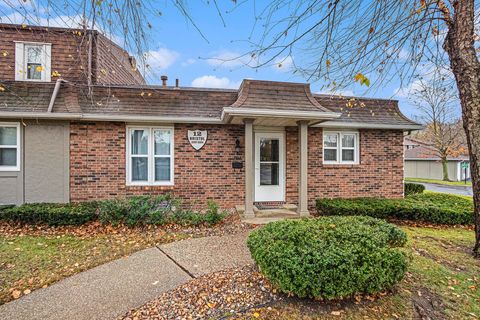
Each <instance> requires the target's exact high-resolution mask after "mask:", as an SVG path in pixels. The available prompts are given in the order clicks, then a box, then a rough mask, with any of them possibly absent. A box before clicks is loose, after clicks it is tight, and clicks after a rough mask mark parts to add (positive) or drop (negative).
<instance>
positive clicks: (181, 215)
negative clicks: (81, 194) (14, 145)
mask: <svg viewBox="0 0 480 320" xmlns="http://www.w3.org/2000/svg"><path fill="white" fill-rule="evenodd" d="M224 216H225V212H220V210H219V208H218V205H217V204H216V203H215V202H213V201H211V200H209V201H208V208H207V210H206V212H205V213H199V212H196V211H193V210H190V209H185V208H183V206H182V204H181V202H180V201H179V200H178V199H174V198H172V197H171V196H170V195H163V196H156V197H149V196H137V197H132V198H126V199H113V200H103V201H96V202H82V203H71V204H57V203H55V204H52V203H33V204H24V205H21V206H18V207H8V208H1V209H0V220H5V221H10V222H16V223H24V224H47V225H49V226H62V225H81V224H84V223H87V222H89V221H94V220H97V219H98V220H100V222H101V223H103V224H112V225H119V224H125V225H127V226H131V227H133V226H138V225H147V224H154V225H163V224H167V223H177V224H183V225H198V224H202V223H207V224H216V223H218V222H220V221H221V220H222V219H223V218H224Z"/></svg>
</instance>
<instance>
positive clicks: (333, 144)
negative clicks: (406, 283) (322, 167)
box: [323, 131, 359, 164]
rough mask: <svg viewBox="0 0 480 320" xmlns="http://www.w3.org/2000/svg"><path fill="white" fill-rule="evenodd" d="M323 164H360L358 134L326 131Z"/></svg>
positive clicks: (324, 133) (324, 134)
mask: <svg viewBox="0 0 480 320" xmlns="http://www.w3.org/2000/svg"><path fill="white" fill-rule="evenodd" d="M323 163H325V164H357V163H359V148H358V132H343V131H324V132H323Z"/></svg>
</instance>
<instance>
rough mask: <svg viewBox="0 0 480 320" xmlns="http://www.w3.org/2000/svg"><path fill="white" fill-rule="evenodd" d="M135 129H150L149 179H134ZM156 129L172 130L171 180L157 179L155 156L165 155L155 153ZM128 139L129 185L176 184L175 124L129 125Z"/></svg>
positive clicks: (127, 175) (127, 167)
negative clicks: (133, 150) (132, 136)
mask: <svg viewBox="0 0 480 320" xmlns="http://www.w3.org/2000/svg"><path fill="white" fill-rule="evenodd" d="M133 130H147V131H148V135H149V136H148V153H147V157H148V173H147V174H148V181H132V171H131V170H130V169H131V167H132V164H131V161H132V154H131V132H132V131H133ZM154 130H170V131H171V137H172V138H171V141H170V181H155V178H154V177H155V175H154V172H155V158H156V157H157V158H158V157H163V156H155V154H154V147H155V144H154V135H153V132H154ZM126 132H127V139H125V140H126V143H127V146H126V170H127V172H126V173H127V174H126V178H127V181H126V184H127V186H173V185H174V172H175V154H174V150H175V146H174V144H175V131H174V128H173V126H127V131H126Z"/></svg>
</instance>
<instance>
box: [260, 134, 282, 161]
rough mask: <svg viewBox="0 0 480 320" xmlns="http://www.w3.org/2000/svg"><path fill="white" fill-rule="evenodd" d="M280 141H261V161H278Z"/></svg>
mask: <svg viewBox="0 0 480 320" xmlns="http://www.w3.org/2000/svg"><path fill="white" fill-rule="evenodd" d="M278 147H279V140H278V139H260V161H278V158H279V150H278Z"/></svg>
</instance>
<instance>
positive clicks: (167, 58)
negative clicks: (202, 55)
mask: <svg viewBox="0 0 480 320" xmlns="http://www.w3.org/2000/svg"><path fill="white" fill-rule="evenodd" d="M178 57H179V54H178V52H176V51H173V50H169V49H167V48H160V49H158V50H150V51H148V52H147V53H145V60H146V64H147V65H148V66H149V68H150V69H151V70H152V71H156V70H158V69H167V68H168V67H170V66H171V65H172V64H174V63H175V62H176V61H177V59H178Z"/></svg>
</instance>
